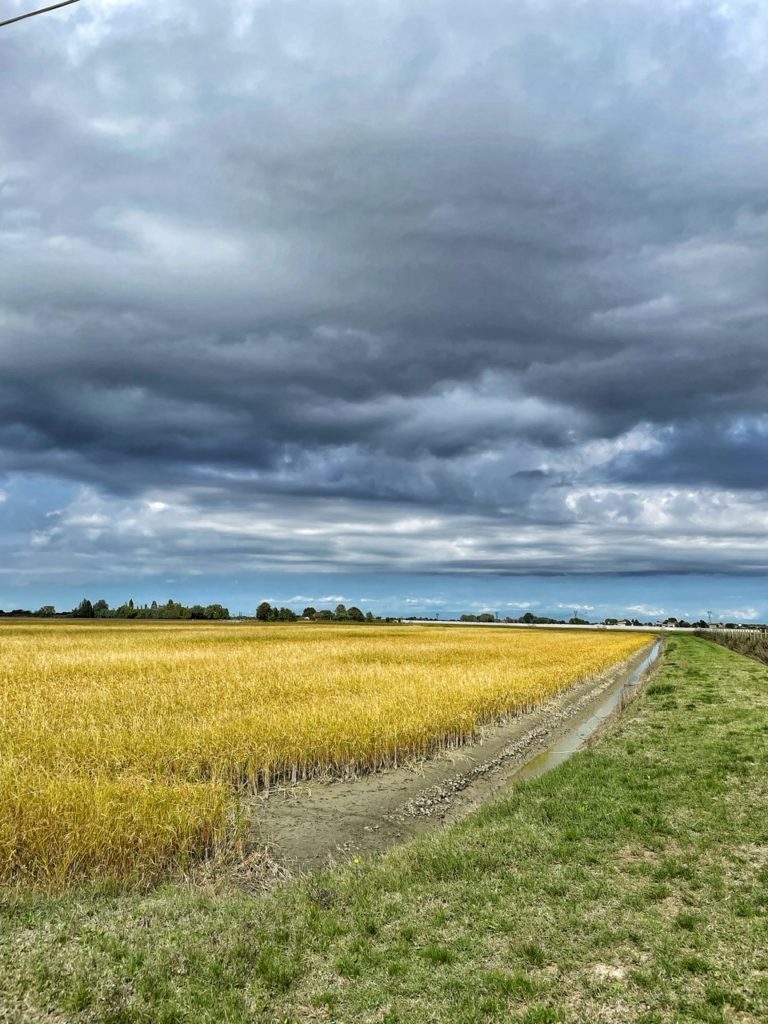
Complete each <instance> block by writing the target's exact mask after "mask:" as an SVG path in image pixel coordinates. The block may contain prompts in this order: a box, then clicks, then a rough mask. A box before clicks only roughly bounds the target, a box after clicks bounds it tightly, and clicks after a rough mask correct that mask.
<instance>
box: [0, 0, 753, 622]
mask: <svg viewBox="0 0 768 1024" xmlns="http://www.w3.org/2000/svg"><path fill="white" fill-rule="evenodd" d="M30 6H34V5H31V4H29V3H27V0H24V2H23V3H22V2H20V0H3V8H2V9H3V13H4V14H5V15H7V16H9V17H10V16H12V15H13V14H15V13H17V12H21V11H22V10H26V9H29V7H30ZM0 94H2V95H3V96H5V97H10V98H11V99H10V101H9V102H8V103H7V104H4V109H3V115H2V118H0V607H5V608H6V609H8V608H11V607H15V606H19V605H21V606H23V607H36V606H37V605H39V604H43V603H51V602H52V603H55V604H57V606H59V607H71V606H72V604H75V603H77V601H78V600H79V599H80V597H82V596H84V595H86V594H87V595H89V596H91V597H92V598H94V599H95V598H96V597H101V596H105V597H107V599H114V600H115V601H122V600H125V599H127V597H129V596H132V597H133V598H134V599H135V600H151V599H152V598H155V597H156V598H158V599H167V597H169V596H174V597H177V598H179V599H183V598H185V597H186V598H189V599H190V600H196V601H197V600H200V601H203V602H204V603H208V602H209V601H219V600H222V601H224V602H226V603H229V604H230V605H231V606H232V607H233V608H236V609H240V610H245V611H249V610H252V609H253V608H255V605H256V604H257V603H258V601H260V600H261V599H263V598H267V599H273V600H275V601H278V602H279V603H284V602H285V603H287V602H289V601H292V603H293V604H295V605H299V604H301V603H302V602H303V601H304V599H305V598H307V599H309V600H307V603H318V602H321V601H322V599H324V598H326V597H327V598H328V600H329V601H333V600H335V598H336V597H344V598H346V599H347V601H355V602H357V603H365V604H366V606H367V607H368V606H370V607H372V608H373V610H375V611H382V612H386V611H389V612H400V611H403V612H404V611H408V610H412V611H413V612H414V613H417V614H418V613H422V614H423V613H430V612H435V613H437V612H438V611H441V612H448V611H452V610H455V611H473V610H476V609H479V610H483V609H485V608H488V607H489V606H490V607H497V608H498V609H499V610H501V611H503V612H504V613H505V614H507V613H508V612H506V610H505V609H507V608H509V609H513V608H518V607H519V608H520V609H521V610H529V609H530V610H534V611H540V612H542V613H553V612H556V611H557V610H558V609H560V608H561V607H562V608H563V609H565V610H567V611H568V614H571V612H572V611H573V610H577V609H576V605H575V604H574V602H577V603H578V605H579V607H581V608H583V609H584V610H585V611H588V613H589V615H594V616H600V617H602V615H603V614H613V613H618V614H627V613H629V612H631V611H632V610H633V609H635V608H637V609H639V608H640V607H642V608H646V609H649V611H648V615H649V616H650V617H652V612H655V611H658V612H659V613H664V614H676V613H677V614H686V615H688V614H690V615H696V616H698V615H702V614H704V613H705V611H706V610H709V609H711V610H713V612H714V613H715V615H718V616H720V615H722V616H724V617H730V616H731V615H732V616H733V617H736V618H740V619H744V620H749V621H754V620H763V619H768V588H767V587H766V582H768V544H767V543H766V541H767V540H768V502H767V501H766V499H767V497H768V476H767V474H766V468H767V466H768V461H767V459H766V456H767V455H768V375H767V374H766V365H767V361H768V173H767V169H768V7H767V6H766V5H765V3H764V2H763V0H665V2H664V3H649V2H648V0H514V2H511V0H510V2H505V0H366V2H365V3H359V2H353V0H234V2H233V3H231V4H226V5H223V4H220V3H214V2H213V0H184V2H183V3H180V2H177V0H167V2H163V3H162V4H158V3H156V2H151V3H150V2H149V0H112V2H107V0H81V2H80V3H77V4H74V5H72V6H70V7H67V8H65V9H63V10H61V11H57V12H54V13H52V14H48V15H43V16H41V17H39V18H32V19H29V20H27V21H24V22H21V23H19V24H16V25H13V26H9V27H7V28H5V29H0ZM590 609H591V610H590ZM737 612H739V613H742V614H739V615H736V613H737ZM509 614H513V613H512V612H509ZM637 614H638V615H639V617H640V618H643V617H644V616H643V615H642V614H640V613H639V612H638V613H637Z"/></svg>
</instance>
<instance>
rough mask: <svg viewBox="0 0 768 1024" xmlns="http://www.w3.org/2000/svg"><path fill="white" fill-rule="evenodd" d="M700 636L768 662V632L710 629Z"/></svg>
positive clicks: (749, 656)
mask: <svg viewBox="0 0 768 1024" xmlns="http://www.w3.org/2000/svg"><path fill="white" fill-rule="evenodd" d="M697 635H698V636H703V637H706V639H707V640H712V641H714V643H716V644H721V645H722V646H723V647H727V648H728V649H729V650H730V651H736V652H737V653H738V654H746V655H747V657H748V658H756V659H757V660H758V661H762V662H764V663H765V664H768V633H757V632H754V631H752V630H749V631H748V630H721V629H709V630H707V631H706V633H704V632H702V633H699V634H697Z"/></svg>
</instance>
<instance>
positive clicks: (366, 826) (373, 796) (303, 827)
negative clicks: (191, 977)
mask: <svg viewBox="0 0 768 1024" xmlns="http://www.w3.org/2000/svg"><path fill="white" fill-rule="evenodd" d="M659 649H660V642H655V643H654V644H653V645H649V646H648V647H646V648H644V649H643V650H642V651H640V652H638V654H636V655H634V656H633V657H632V658H631V659H629V661H626V662H623V663H622V664H621V665H619V666H617V667H615V668H613V669H611V670H610V671H609V672H607V673H606V674H604V675H602V676H600V677H598V678H596V679H591V680H588V681H587V682H584V683H581V684H579V685H578V686H575V687H573V688H572V689H570V690H567V691H566V692H564V693H562V694H560V696H559V697H557V698H555V699H554V700H552V701H549V702H548V703H546V704H544V705H542V707H540V708H538V709H537V710H536V711H533V712H530V713H529V714H525V715H520V716H518V717H515V718H513V719H511V720H510V721H509V722H507V723H505V724H503V725H497V726H489V727H487V728H485V729H484V730H483V733H482V736H481V738H480V739H479V740H478V742H476V743H472V744H469V745H467V746H465V747H462V748H460V749H459V750H451V751H447V752H444V753H443V754H441V755H439V756H437V757H434V758H431V759H430V760H428V761H423V762H420V763H418V764H415V765H413V766H411V767H403V768H395V769H390V770H387V771H383V772H378V773H376V774H373V775H366V776H363V777H361V778H359V779H354V780H344V781H337V782H334V781H329V782H317V783H313V784H309V785H301V786H293V787H288V788H284V789H273V790H272V791H271V792H270V794H269V796H265V797H260V798H258V799H257V801H256V809H255V813H254V827H253V835H252V839H253V841H254V843H255V844H257V845H258V846H260V847H262V848H263V847H266V848H267V850H268V852H269V856H270V858H271V859H273V860H274V861H276V862H277V863H279V864H283V865H285V867H286V868H288V869H289V870H312V869H318V868H322V867H326V866H328V865H329V864H333V863H338V862H339V861H343V860H348V859H350V858H351V857H353V856H355V855H358V854H361V853H368V852H375V851H381V850H385V849H387V848H388V847H390V846H393V845H394V844H396V843H398V842H402V841H403V840H404V839H406V838H408V837H410V836H416V835H420V834H422V833H424V832H427V831H429V830H431V829H434V828H437V827H440V826H441V825H444V824H450V823H452V822H455V821H458V820H459V819H460V818H462V817H464V815H466V814H468V813H469V812H470V811H472V810H474V809H475V808H477V807H478V806H480V805H481V804H483V803H484V802H485V801H487V800H488V799H489V797H491V796H492V795H493V794H494V793H496V792H497V791H498V790H500V789H502V788H503V787H504V786H506V785H507V784H508V783H509V782H510V781H512V780H514V779H517V780H521V779H524V778H531V777H533V776H535V775H540V774H543V772H545V771H548V770H549V769H550V768H553V767H555V765H557V764H559V763H560V762H561V761H564V760H566V759H567V758H568V757H570V755H571V754H572V753H573V752H574V751H575V750H578V749H581V748H582V747H584V746H585V745H586V744H587V742H588V741H589V738H590V736H592V735H593V734H594V733H596V731H597V730H599V729H600V728H601V726H602V725H603V724H604V723H605V721H606V720H607V719H609V718H610V717H612V716H613V715H615V714H617V713H619V712H620V710H621V707H622V706H623V704H624V703H625V702H626V700H627V699H631V697H632V695H633V693H634V692H636V691H637V689H638V687H637V686H636V684H637V683H638V682H642V681H644V680H645V678H647V676H648V675H649V674H650V672H652V671H653V669H654V668H655V666H656V665H657V664H658V660H656V661H653V659H654V658H655V656H656V654H657V653H658V650H659Z"/></svg>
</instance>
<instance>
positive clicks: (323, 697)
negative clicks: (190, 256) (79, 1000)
mask: <svg viewBox="0 0 768 1024" xmlns="http://www.w3.org/2000/svg"><path fill="white" fill-rule="evenodd" d="M649 639H650V637H649V636H646V635H639V634H622V633H612V634H599V633H587V632H572V633H568V632H565V631H563V632H553V631H546V632H545V631H517V630H482V629H466V630H456V629H450V628H445V629H441V628H435V627H418V626H402V627H397V626H382V627H374V626H364V627H357V626H352V627H344V626H331V627H329V626H316V625H310V624H303V623H302V624H298V625H270V626H255V625H254V626H242V625H223V624H212V625H204V624H198V623H183V624H171V625H169V624H155V623H148V624H144V623H133V622H123V623H115V622H109V621H107V622H92V623H83V622H74V623H66V622H65V623H60V622H59V623H27V622H25V623H13V624H6V623H3V624H2V625H0V752H1V754H2V761H1V762H0V878H2V879H4V880H5V881H6V882H7V881H9V880H17V881H19V880H20V881H22V882H24V881H34V882H35V883H43V884H49V885H62V884H67V883H68V882H71V881H75V880H78V879H83V878H105V879H117V880H125V881H128V880H147V879H151V878H154V877H157V876H158V875H159V874H161V873H163V872H166V871H168V870H171V869H179V868H181V867H183V866H185V865H187V864H189V863H190V861H191V860H192V859H194V858H199V857H201V856H205V855H209V854H211V853H213V852H216V851H218V850H221V849H224V848H226V846H227V844H228V843H231V842H232V840H233V836H234V835H235V834H236V833H237V830H238V828H239V827H242V821H243V817H244V813H243V808H244V807H245V806H246V805H247V801H244V800H243V799H242V796H243V795H244V794H247V793H248V792H254V791H256V790H260V789H263V788H265V787H268V786H269V785H270V784H272V785H274V783H275V782H276V781H279V780H286V781H291V780H293V781H295V780H297V779H303V778H307V777H311V776H317V775H321V774H330V775H344V774H349V773H353V772H360V771H370V770H376V769H378V768H382V767H385V766H388V765H393V764H396V763H397V762H398V760H400V761H402V760H403V759H406V758H412V757H422V756H426V755H429V754H430V753H433V752H434V751H435V750H436V749H437V748H439V747H441V746H450V745H454V744H456V743H460V742H463V741H465V740H468V739H469V738H471V737H472V736H473V735H475V734H476V731H477V729H478V726H479V725H481V724H482V723H483V722H488V721H490V720H493V719H498V718H501V717H503V716H505V715H509V714H511V713H516V712H521V711H524V710H526V709H529V708H531V707H532V706H534V705H536V704H539V703H541V702H542V701H544V700H546V699H547V698H549V697H551V696H553V695H554V694H556V693H558V692H559V691H561V690H563V689H565V688H566V687H568V686H569V685H571V684H573V683H575V682H577V681H579V680H581V679H584V678H586V677H588V676H592V675H596V674H598V673H600V672H601V671H603V670H605V669H607V668H608V667H610V666H611V665H613V664H615V663H617V662H619V661H621V660H623V659H625V658H627V657H629V656H630V655H632V654H633V653H634V652H636V651H637V650H639V649H640V648H641V647H643V646H645V645H646V644H647V643H648V642H649Z"/></svg>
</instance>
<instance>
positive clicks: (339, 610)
mask: <svg viewBox="0 0 768 1024" xmlns="http://www.w3.org/2000/svg"><path fill="white" fill-rule="evenodd" d="M334 614H335V616H336V618H337V619H346V618H347V617H348V616H347V609H346V608H345V607H344V605H343V604H337V605H336V611H335V612H334Z"/></svg>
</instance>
